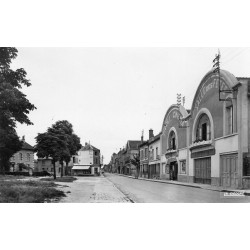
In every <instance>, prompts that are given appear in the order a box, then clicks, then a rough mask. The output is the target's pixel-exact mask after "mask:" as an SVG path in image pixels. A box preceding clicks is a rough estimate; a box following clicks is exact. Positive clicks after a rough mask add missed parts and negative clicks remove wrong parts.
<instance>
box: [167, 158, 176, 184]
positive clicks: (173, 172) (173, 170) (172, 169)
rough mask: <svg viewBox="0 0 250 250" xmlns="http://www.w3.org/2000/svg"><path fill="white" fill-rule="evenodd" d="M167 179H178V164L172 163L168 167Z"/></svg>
mask: <svg viewBox="0 0 250 250" xmlns="http://www.w3.org/2000/svg"><path fill="white" fill-rule="evenodd" d="M169 177H170V180H173V181H177V179H178V163H177V161H173V162H171V163H170V165H169Z"/></svg>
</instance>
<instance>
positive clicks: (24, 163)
mask: <svg viewBox="0 0 250 250" xmlns="http://www.w3.org/2000/svg"><path fill="white" fill-rule="evenodd" d="M22 140H23V146H22V148H21V150H20V151H18V152H17V153H15V154H14V155H13V156H12V157H11V158H10V164H11V167H10V171H11V172H31V173H32V171H33V170H34V148H33V147H32V146H31V145H30V144H28V143H27V142H26V141H25V138H24V136H23V139H22Z"/></svg>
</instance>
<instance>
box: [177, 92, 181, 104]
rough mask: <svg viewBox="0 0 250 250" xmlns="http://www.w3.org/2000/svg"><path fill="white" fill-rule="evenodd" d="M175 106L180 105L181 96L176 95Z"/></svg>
mask: <svg viewBox="0 0 250 250" xmlns="http://www.w3.org/2000/svg"><path fill="white" fill-rule="evenodd" d="M177 105H178V106H180V105H181V94H177Z"/></svg>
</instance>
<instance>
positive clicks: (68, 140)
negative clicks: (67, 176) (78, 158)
mask: <svg viewBox="0 0 250 250" xmlns="http://www.w3.org/2000/svg"><path fill="white" fill-rule="evenodd" d="M36 142H37V144H36V146H35V151H36V152H37V156H38V157H41V158H48V157H51V158H52V163H53V167H54V179H56V172H55V163H56V162H57V161H59V163H60V165H61V177H62V176H63V163H64V162H66V166H68V163H69V162H70V159H71V157H72V155H75V154H76V153H77V151H78V150H79V149H80V148H81V143H80V138H79V137H78V136H77V135H76V134H74V131H73V126H72V124H71V123H69V122H68V121H66V120H62V121H57V122H56V123H55V124H53V125H52V126H51V127H50V128H48V129H47V132H45V133H43V134H38V136H37V137H36Z"/></svg>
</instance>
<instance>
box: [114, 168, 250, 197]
mask: <svg viewBox="0 0 250 250" xmlns="http://www.w3.org/2000/svg"><path fill="white" fill-rule="evenodd" d="M111 174H113V175H119V176H123V177H127V178H131V179H135V178H134V177H133V176H128V175H123V174H114V173H111ZM137 180H142V181H151V182H159V183H165V184H173V185H179V186H185V187H191V188H201V189H204V190H210V191H215V192H228V193H234V192H242V190H240V189H239V190H232V189H214V188H213V187H212V186H211V187H202V186H198V185H197V186H196V185H190V184H188V183H180V182H178V183H176V182H172V181H163V180H154V179H146V178H141V177H139V178H138V179H137ZM243 194H244V195H245V196H250V190H249V192H246V191H244V192H243Z"/></svg>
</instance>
